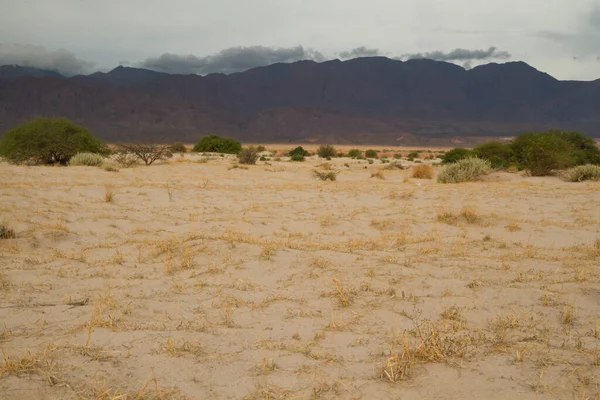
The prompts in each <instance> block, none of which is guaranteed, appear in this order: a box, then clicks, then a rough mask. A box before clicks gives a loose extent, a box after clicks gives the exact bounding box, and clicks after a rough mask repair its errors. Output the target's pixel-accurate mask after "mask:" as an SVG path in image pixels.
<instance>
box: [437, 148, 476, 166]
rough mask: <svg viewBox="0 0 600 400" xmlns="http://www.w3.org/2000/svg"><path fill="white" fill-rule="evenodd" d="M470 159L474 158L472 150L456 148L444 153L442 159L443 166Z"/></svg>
mask: <svg viewBox="0 0 600 400" xmlns="http://www.w3.org/2000/svg"><path fill="white" fill-rule="evenodd" d="M469 157H473V152H472V151H471V150H468V149H464V148H462V147H456V148H454V149H452V150H448V151H447V152H446V153H444V155H443V156H442V157H441V159H442V163H443V164H450V163H455V162H457V161H459V160H463V159H465V158H469Z"/></svg>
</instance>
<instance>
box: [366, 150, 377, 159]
mask: <svg viewBox="0 0 600 400" xmlns="http://www.w3.org/2000/svg"><path fill="white" fill-rule="evenodd" d="M377 155H378V153H377V150H373V149H369V150H367V151H365V157H367V158H377Z"/></svg>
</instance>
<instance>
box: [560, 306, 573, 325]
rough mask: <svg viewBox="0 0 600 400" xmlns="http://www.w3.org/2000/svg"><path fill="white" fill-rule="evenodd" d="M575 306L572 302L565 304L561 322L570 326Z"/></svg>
mask: <svg viewBox="0 0 600 400" xmlns="http://www.w3.org/2000/svg"><path fill="white" fill-rule="evenodd" d="M575 318H576V316H575V308H574V307H573V305H572V304H566V305H565V307H564V308H563V312H562V323H563V324H564V325H569V326H572V325H573V324H574V323H575Z"/></svg>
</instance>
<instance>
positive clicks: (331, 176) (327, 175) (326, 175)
mask: <svg viewBox="0 0 600 400" xmlns="http://www.w3.org/2000/svg"><path fill="white" fill-rule="evenodd" d="M338 174H339V172H338V171H323V172H321V171H318V170H316V169H313V176H314V177H315V178H319V179H320V180H322V181H327V180H330V181H335V180H336V179H337V176H338Z"/></svg>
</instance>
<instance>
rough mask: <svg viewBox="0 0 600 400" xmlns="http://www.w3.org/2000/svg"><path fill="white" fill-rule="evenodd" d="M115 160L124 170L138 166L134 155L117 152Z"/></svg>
mask: <svg viewBox="0 0 600 400" xmlns="http://www.w3.org/2000/svg"><path fill="white" fill-rule="evenodd" d="M114 160H115V162H116V163H117V164H119V166H120V167H122V168H131V167H133V166H135V165H137V164H138V158H137V156H136V155H135V154H132V153H126V152H125V153H124V152H120V153H119V152H117V154H116V155H115V156H114Z"/></svg>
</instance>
